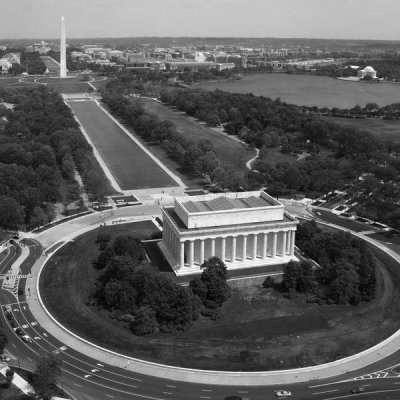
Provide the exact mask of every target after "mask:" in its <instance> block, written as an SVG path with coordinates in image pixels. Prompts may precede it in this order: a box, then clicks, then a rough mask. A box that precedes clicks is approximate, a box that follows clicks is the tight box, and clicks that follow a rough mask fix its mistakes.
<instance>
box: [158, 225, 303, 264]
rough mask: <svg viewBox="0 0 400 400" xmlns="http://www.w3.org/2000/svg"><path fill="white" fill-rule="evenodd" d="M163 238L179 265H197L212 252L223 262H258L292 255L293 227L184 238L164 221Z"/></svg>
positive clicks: (210, 255)
mask: <svg viewBox="0 0 400 400" xmlns="http://www.w3.org/2000/svg"><path fill="white" fill-rule="evenodd" d="M163 241H164V242H165V245H166V247H167V248H168V249H169V252H170V254H171V255H172V257H173V259H174V261H175V265H179V268H183V267H184V266H185V265H186V266H187V267H189V268H191V267H193V266H194V265H195V264H196V265H201V264H203V262H204V260H205V259H208V258H209V257H212V256H217V257H219V258H220V259H221V260H222V261H223V262H225V263H226V262H228V263H237V264H244V263H251V262H257V263H258V262H260V261H263V260H268V259H271V258H277V257H293V255H294V242H295V230H293V229H289V230H281V231H267V232H261V233H260V232H257V233H250V232H249V233H240V234H237V235H226V236H217V237H212V236H211V235H210V237H197V238H196V237H190V238H187V239H186V238H183V237H181V238H179V237H178V236H177V235H176V234H175V232H174V231H173V230H172V229H171V228H170V226H169V224H165V225H164V232H163Z"/></svg>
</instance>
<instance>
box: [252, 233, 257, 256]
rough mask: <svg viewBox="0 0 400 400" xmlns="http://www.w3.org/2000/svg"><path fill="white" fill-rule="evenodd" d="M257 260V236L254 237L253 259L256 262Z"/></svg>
mask: <svg viewBox="0 0 400 400" xmlns="http://www.w3.org/2000/svg"><path fill="white" fill-rule="evenodd" d="M256 258H257V234H254V235H253V256H252V259H253V260H255V259H256Z"/></svg>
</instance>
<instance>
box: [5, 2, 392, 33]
mask: <svg viewBox="0 0 400 400" xmlns="http://www.w3.org/2000/svg"><path fill="white" fill-rule="evenodd" d="M62 15H64V16H65V19H66V26H67V37H70V38H85V37H88V38H89V37H135V36H136V37H138V36H202V37H210V36H217V37H283V38H328V39H382V40H400V23H398V19H399V16H400V0H381V1H377V0H333V1H332V0H0V39H14V38H15V39H19V38H35V39H36V38H37V39H52V38H57V37H58V36H59V31H60V28H59V26H60V18H61V16H62Z"/></svg>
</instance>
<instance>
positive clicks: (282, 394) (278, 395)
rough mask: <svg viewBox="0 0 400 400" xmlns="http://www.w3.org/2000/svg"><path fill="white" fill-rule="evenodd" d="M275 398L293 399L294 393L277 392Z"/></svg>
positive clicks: (287, 391) (286, 391)
mask: <svg viewBox="0 0 400 400" xmlns="http://www.w3.org/2000/svg"><path fill="white" fill-rule="evenodd" d="M275 396H276V397H281V398H284V397H291V396H292V392H290V391H289V390H275Z"/></svg>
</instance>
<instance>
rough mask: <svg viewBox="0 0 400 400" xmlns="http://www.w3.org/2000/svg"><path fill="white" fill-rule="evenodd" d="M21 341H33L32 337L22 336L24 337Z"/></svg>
mask: <svg viewBox="0 0 400 400" xmlns="http://www.w3.org/2000/svg"><path fill="white" fill-rule="evenodd" d="M21 339H22V340H23V341H24V342H28V343H32V339H31V338H30V336H28V335H22V336H21Z"/></svg>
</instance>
